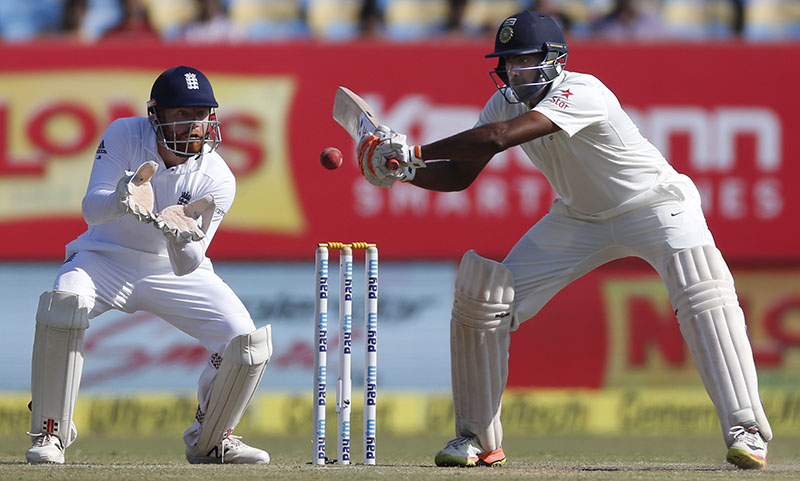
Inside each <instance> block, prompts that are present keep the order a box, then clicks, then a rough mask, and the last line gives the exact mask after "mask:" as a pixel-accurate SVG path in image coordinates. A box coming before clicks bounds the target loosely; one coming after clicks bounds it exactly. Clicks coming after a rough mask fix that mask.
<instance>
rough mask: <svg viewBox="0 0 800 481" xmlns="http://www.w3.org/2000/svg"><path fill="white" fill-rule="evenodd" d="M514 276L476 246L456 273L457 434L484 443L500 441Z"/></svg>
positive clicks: (454, 367)
mask: <svg viewBox="0 0 800 481" xmlns="http://www.w3.org/2000/svg"><path fill="white" fill-rule="evenodd" d="M513 301H514V279H513V277H512V275H511V272H510V271H509V269H508V268H507V267H506V266H504V265H503V264H500V263H498V262H495V261H492V260H489V259H484V258H482V257H480V256H478V255H477V254H476V253H475V252H474V251H469V252H467V253H466V254H464V257H463V258H462V260H461V266H460V267H459V270H458V275H457V276H456V288H455V298H454V302H453V311H452V321H451V323H450V353H451V360H450V363H451V374H452V384H453V405H454V408H455V414H456V435H457V436H461V435H471V436H477V437H478V439H479V440H480V442H481V445H482V447H483V448H484V449H485V450H487V451H490V450H493V449H497V448H499V447H500V446H501V444H502V439H503V428H502V425H501V423H500V397H501V396H502V394H503V390H504V389H505V385H506V379H507V378H508V348H509V339H510V326H511V319H512V316H511V309H512V306H513Z"/></svg>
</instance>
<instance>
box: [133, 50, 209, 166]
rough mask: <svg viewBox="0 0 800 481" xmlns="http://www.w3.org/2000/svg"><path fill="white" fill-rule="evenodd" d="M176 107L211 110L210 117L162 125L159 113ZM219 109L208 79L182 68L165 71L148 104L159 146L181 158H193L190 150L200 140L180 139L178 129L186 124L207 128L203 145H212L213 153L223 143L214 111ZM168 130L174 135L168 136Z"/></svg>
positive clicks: (189, 69) (158, 80) (197, 72)
mask: <svg viewBox="0 0 800 481" xmlns="http://www.w3.org/2000/svg"><path fill="white" fill-rule="evenodd" d="M176 107H208V108H209V109H210V113H209V116H208V119H207V120H204V121H184V122H163V121H162V120H161V118H160V117H159V110H160V109H168V108H176ZM216 107H219V104H218V103H217V99H216V98H215V97H214V90H213V89H212V88H211V82H209V81H208V78H207V77H206V76H205V75H203V72H201V71H199V70H197V69H196V68H193V67H187V66H183V65H181V66H178V67H172V68H170V69H167V70H165V71H164V72H163V73H162V74H161V75H159V76H158V78H157V79H156V81H155V82H154V83H153V88H152V89H151V90H150V100H149V101H148V102H147V113H148V118H149V119H150V123H151V124H152V125H153V129H154V130H155V132H156V138H157V139H158V142H159V143H160V144H161V145H163V146H164V147H166V148H167V149H168V150H171V151H172V152H174V153H176V154H178V155H182V156H190V155H193V153H192V152H190V148H189V147H190V145H191V144H193V143H195V142H198V140H196V139H189V138H186V139H178V138H176V132H179V131H180V130H183V129H181V128H179V127H181V126H182V125H183V124H197V123H203V124H205V128H206V134H205V139H203V142H204V143H206V142H207V143H209V145H210V146H211V150H212V151H213V150H215V149H216V148H217V147H218V146H219V144H220V142H222V134H221V132H220V130H219V125H220V123H219V121H218V120H217V115H216V112H215V111H214V109H215V108H216ZM165 129H167V130H166V132H170V133H171V134H172V135H168V136H167V135H165ZM170 129H171V130H170ZM201 152H202V149H201Z"/></svg>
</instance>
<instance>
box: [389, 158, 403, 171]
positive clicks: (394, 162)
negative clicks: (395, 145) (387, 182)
mask: <svg viewBox="0 0 800 481" xmlns="http://www.w3.org/2000/svg"><path fill="white" fill-rule="evenodd" d="M386 168H387V169H389V170H397V169H399V168H400V162H399V161H398V160H397V159H387V160H386Z"/></svg>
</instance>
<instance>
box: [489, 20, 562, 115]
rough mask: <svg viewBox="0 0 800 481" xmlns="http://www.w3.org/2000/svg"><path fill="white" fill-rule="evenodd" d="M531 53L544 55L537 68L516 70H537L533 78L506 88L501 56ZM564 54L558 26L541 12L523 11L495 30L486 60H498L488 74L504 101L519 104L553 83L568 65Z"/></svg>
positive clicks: (503, 63)
mask: <svg viewBox="0 0 800 481" xmlns="http://www.w3.org/2000/svg"><path fill="white" fill-rule="evenodd" d="M533 53H544V58H543V59H542V61H541V62H540V63H539V64H538V65H535V66H532V67H525V68H522V69H519V70H536V71H537V75H536V77H535V78H534V79H533V81H532V82H530V83H526V84H521V85H515V86H513V87H511V86H509V85H508V70H507V69H506V62H505V58H504V57H506V56H510V55H528V54H533ZM567 55H569V49H568V48H567V41H566V39H565V38H564V32H563V31H562V30H561V27H560V26H559V25H558V23H557V22H556V21H555V20H554V19H553V18H552V17H549V16H547V15H545V14H543V13H540V12H532V11H529V10H526V11H524V12H520V13H517V14H515V15H512V16H510V17H508V18H506V19H505V20H504V21H503V23H502V24H501V25H500V28H499V29H498V30H497V36H496V38H495V42H494V52H492V53H490V54H488V55H486V58H492V57H498V62H497V68H495V70H493V71H491V72H489V74H490V75H491V76H492V79H493V80H494V81H495V85H496V86H497V88H498V89H499V90H500V91H501V92H502V93H503V95H504V97H505V99H506V100H508V101H509V102H511V103H519V102H525V101H526V100H529V99H530V98H532V97H533V96H535V95H536V94H537V93H538V92H539V91H540V90H541V89H542V88H544V87H545V86H546V85H548V84H550V83H551V82H552V81H553V80H555V79H556V77H558V76H559V75H560V74H561V72H562V71H563V69H564V66H565V65H566V64H567ZM498 79H499V81H498Z"/></svg>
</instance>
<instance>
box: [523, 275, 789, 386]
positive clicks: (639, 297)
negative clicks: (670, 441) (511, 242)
mask: <svg viewBox="0 0 800 481" xmlns="http://www.w3.org/2000/svg"><path fill="white" fill-rule="evenodd" d="M622 264H623V267H622V268H619V267H616V268H615V267H612V266H607V267H603V268H601V269H598V270H596V271H594V272H592V273H589V274H587V275H586V276H584V277H582V278H581V279H578V280H577V281H575V282H574V283H573V284H571V285H570V286H568V287H567V288H566V289H564V290H563V291H562V292H560V293H559V294H558V295H557V296H556V297H555V298H554V299H553V300H552V301H550V303H549V304H548V305H547V306H545V307H544V309H542V311H541V312H540V313H539V314H538V315H537V316H536V317H534V318H532V319H530V320H528V321H526V322H524V323H522V325H521V326H520V328H519V329H518V330H517V331H516V332H514V333H512V335H511V355H510V359H509V377H508V385H509V386H510V387H537V388H542V387H555V388H635V387H640V386H660V387H669V386H671V387H680V386H692V385H700V376H699V374H698V373H697V370H696V369H695V366H694V362H693V360H692V357H691V354H690V352H689V349H688V347H687V346H686V343H685V342H684V340H683V337H682V336H681V332H680V328H679V326H678V321H677V320H676V319H675V313H674V312H673V310H672V306H671V304H670V301H669V295H668V293H667V290H666V288H665V287H664V285H663V283H662V281H661V279H660V278H659V277H658V276H657V275H656V274H655V272H652V271H649V270H646V269H638V267H639V265H638V264H639V263H638V262H637V263H636V265H634V264H633V263H629V264H630V265H628V266H625V263H622ZM641 267H643V268H646V267H647V266H646V264H645V263H644V262H641ZM733 275H734V277H735V278H736V290H737V294H738V296H739V301H740V303H741V306H742V309H743V310H744V313H745V317H746V319H747V329H748V335H749V338H750V343H751V345H752V348H753V356H754V359H755V362H756V367H757V368H758V373H759V380H760V384H761V386H762V387H796V386H797V382H798V376H797V373H798V372H799V371H798V369H799V368H800V349H798V348H800V331H798V329H797V326H798V324H797V315H798V312H799V311H800V278H798V276H797V270H796V269H791V270H769V271H760V270H744V271H734V272H733Z"/></svg>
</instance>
